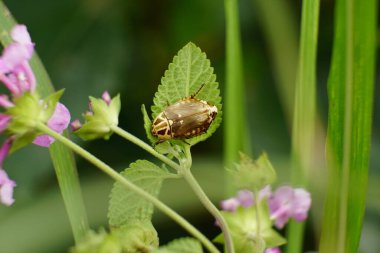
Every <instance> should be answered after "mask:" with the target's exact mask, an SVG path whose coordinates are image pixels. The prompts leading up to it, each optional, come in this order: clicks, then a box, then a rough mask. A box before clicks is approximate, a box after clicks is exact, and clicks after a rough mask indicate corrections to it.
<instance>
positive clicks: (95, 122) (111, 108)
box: [74, 95, 121, 140]
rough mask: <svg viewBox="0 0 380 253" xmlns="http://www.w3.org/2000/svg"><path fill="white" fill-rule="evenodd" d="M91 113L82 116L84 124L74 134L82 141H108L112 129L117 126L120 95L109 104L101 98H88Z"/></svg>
mask: <svg viewBox="0 0 380 253" xmlns="http://www.w3.org/2000/svg"><path fill="white" fill-rule="evenodd" d="M90 104H91V110H92V111H91V112H89V113H86V114H84V115H83V116H84V118H85V120H86V122H85V123H84V124H83V125H82V126H81V127H80V128H79V129H78V130H76V131H75V132H74V133H75V134H76V135H78V136H79V137H80V138H82V139H83V140H93V139H98V138H104V139H106V140H107V139H109V137H110V136H111V135H112V127H115V126H117V125H118V124H119V113H120V107H121V106H120V95H117V96H116V97H114V98H113V99H112V100H111V101H109V103H108V102H107V101H105V100H104V99H103V98H94V97H90Z"/></svg>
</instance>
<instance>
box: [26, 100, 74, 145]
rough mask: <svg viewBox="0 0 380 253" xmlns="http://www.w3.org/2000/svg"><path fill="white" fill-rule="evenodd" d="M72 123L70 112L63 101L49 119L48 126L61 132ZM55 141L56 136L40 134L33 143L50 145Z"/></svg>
mask: <svg viewBox="0 0 380 253" xmlns="http://www.w3.org/2000/svg"><path fill="white" fill-rule="evenodd" d="M69 123H70V112H69V110H68V109H67V108H66V106H64V105H63V104H61V103H57V106H56V107H55V111H54V113H53V115H52V116H51V117H50V119H49V121H48V124H47V125H48V127H50V128H51V129H53V130H54V131H56V132H57V133H59V134H61V133H62V132H63V130H65V129H66V128H67V127H68V125H69ZM53 142H54V138H53V137H50V136H49V135H46V134H44V135H40V136H38V137H37V138H36V139H35V140H34V141H33V143H34V144H36V145H39V146H42V147H49V146H50V144H52V143H53Z"/></svg>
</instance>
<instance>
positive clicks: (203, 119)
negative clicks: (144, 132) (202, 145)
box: [152, 84, 218, 143]
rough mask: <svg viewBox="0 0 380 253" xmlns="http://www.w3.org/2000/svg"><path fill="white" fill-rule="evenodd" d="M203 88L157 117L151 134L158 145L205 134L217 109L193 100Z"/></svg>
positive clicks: (195, 99)
mask: <svg viewBox="0 0 380 253" xmlns="http://www.w3.org/2000/svg"><path fill="white" fill-rule="evenodd" d="M203 86H204V84H202V86H201V87H200V88H199V89H198V91H197V92H196V93H194V94H193V95H191V96H190V97H186V98H183V99H181V100H179V101H177V102H175V103H174V104H172V105H169V106H168V107H166V108H165V110H163V111H162V112H161V113H160V114H158V115H157V117H156V118H155V119H154V121H153V124H152V134H153V135H154V136H156V137H158V138H159V141H158V143H160V142H163V141H166V140H170V139H189V138H192V137H195V136H198V135H201V134H203V133H205V132H207V129H208V128H209V126H210V125H211V123H212V122H213V121H214V119H215V117H216V115H217V114H218V108H217V107H216V106H215V105H211V104H209V103H208V102H207V101H204V100H200V99H197V98H195V96H196V95H197V94H198V93H199V92H200V90H201V89H202V88H203Z"/></svg>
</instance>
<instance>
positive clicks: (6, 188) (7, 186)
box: [0, 138, 16, 206]
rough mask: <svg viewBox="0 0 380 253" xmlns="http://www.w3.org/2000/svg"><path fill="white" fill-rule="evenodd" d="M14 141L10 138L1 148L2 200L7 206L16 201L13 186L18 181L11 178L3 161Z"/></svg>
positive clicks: (0, 187) (0, 200)
mask: <svg viewBox="0 0 380 253" xmlns="http://www.w3.org/2000/svg"><path fill="white" fill-rule="evenodd" d="M12 141H13V140H12V138H8V139H7V140H5V142H4V144H3V146H2V147H1V148H0V202H1V203H3V204H4V205H7V206H10V205H12V204H13V202H14V199H13V188H14V187H15V186H16V183H15V182H14V181H13V180H11V179H9V177H8V175H7V173H6V172H5V171H4V170H3V161H4V159H5V157H6V156H7V155H8V152H9V149H10V146H11V144H12Z"/></svg>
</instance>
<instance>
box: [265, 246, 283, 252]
mask: <svg viewBox="0 0 380 253" xmlns="http://www.w3.org/2000/svg"><path fill="white" fill-rule="evenodd" d="M264 253H281V250H280V248H278V247H274V248H268V249H266V250H265V251H264Z"/></svg>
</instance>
